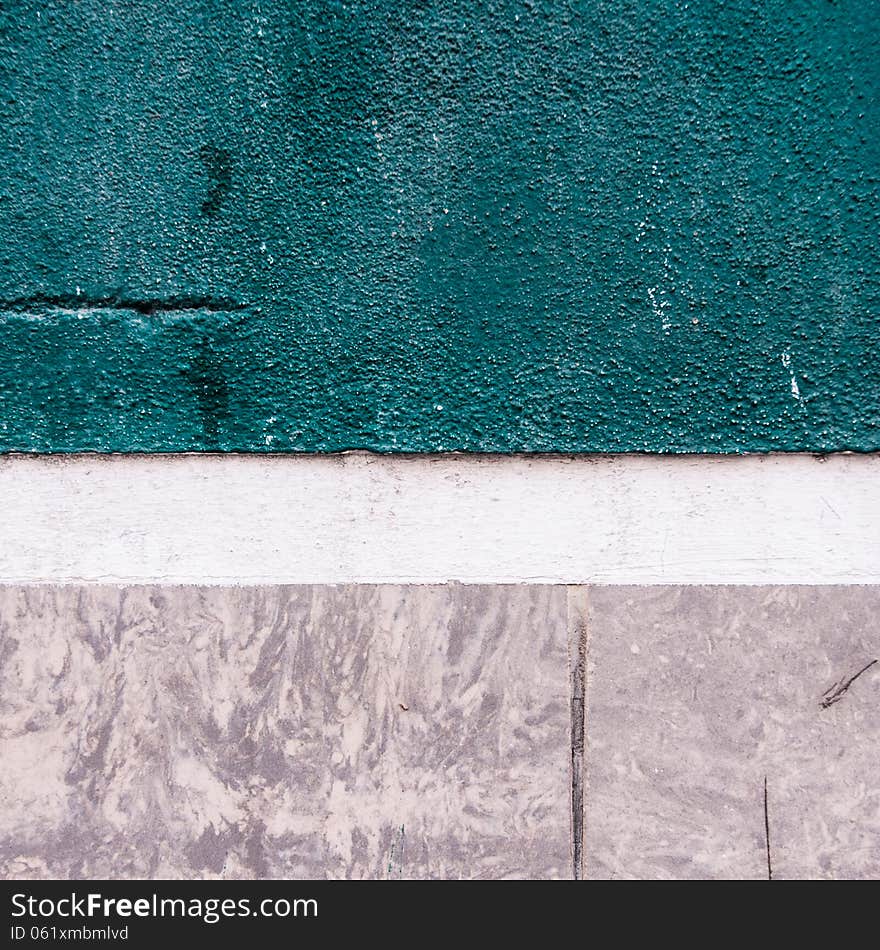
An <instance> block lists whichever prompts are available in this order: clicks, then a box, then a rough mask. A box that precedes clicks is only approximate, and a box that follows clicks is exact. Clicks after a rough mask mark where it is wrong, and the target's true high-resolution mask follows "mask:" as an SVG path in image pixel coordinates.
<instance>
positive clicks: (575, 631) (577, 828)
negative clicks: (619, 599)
mask: <svg viewBox="0 0 880 950" xmlns="http://www.w3.org/2000/svg"><path fill="white" fill-rule="evenodd" d="M567 606H568V622H569V660H570V670H571V698H570V707H571V861H572V874H573V877H574V879H575V880H576V881H579V880H581V879H582V878H583V875H584V752H585V745H586V723H585V718H586V693H587V639H588V621H587V588H586V587H569V588H568V604H567Z"/></svg>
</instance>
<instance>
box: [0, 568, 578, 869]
mask: <svg viewBox="0 0 880 950" xmlns="http://www.w3.org/2000/svg"><path fill="white" fill-rule="evenodd" d="M0 664H2V665H0V690H2V692H0V756H2V763H3V767H2V770H0V803H2V807H0V874H2V875H4V876H7V877H36V878H40V877H73V878H89V877H111V878H133V877H147V878H160V877H168V878H174V877H231V878H237V877H260V878H270V877H291V878H296V877H318V876H331V877H343V876H352V877H385V876H391V877H505V876H510V877H554V876H562V877H565V876H569V874H570V861H571V859H570V848H569V809H568V803H569V794H570V779H569V706H568V658H567V633H566V598H565V591H564V589H563V588H552V587H541V586H498V587H479V586H468V587H466V586H460V585H449V586H440V587H395V586H345V587H330V586H319V587H272V588H244V589H235V588H196V587H134V588H128V589H118V588H107V587H93V586H84V587H58V588H53V587H48V586H44V587H31V588H14V587H6V588H0Z"/></svg>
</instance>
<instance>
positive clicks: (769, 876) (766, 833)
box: [764, 775, 773, 881]
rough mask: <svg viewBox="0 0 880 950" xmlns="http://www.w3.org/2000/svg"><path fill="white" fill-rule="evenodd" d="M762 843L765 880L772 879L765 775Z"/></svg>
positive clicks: (765, 778) (765, 777)
mask: <svg viewBox="0 0 880 950" xmlns="http://www.w3.org/2000/svg"><path fill="white" fill-rule="evenodd" d="M764 844H765V846H766V850H767V880H768V881H772V880H773V862H772V861H771V860H770V809H769V808H768V806H767V776H766V775H765V776H764Z"/></svg>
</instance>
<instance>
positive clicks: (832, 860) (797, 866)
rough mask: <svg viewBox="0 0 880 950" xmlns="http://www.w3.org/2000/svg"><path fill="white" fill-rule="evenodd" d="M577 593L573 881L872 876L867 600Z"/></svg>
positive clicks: (874, 762) (875, 597) (735, 592)
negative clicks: (578, 811) (581, 758)
mask: <svg viewBox="0 0 880 950" xmlns="http://www.w3.org/2000/svg"><path fill="white" fill-rule="evenodd" d="M588 597H589V611H588V658H589V661H588V676H587V704H586V705H587V712H586V732H587V749H586V807H585V831H584V841H585V855H586V870H587V876H588V877H592V878H607V877H628V878H632V877H636V878H689V877H699V878H706V877H719V878H766V877H767V857H766V841H765V827H764V779H765V777H766V779H767V789H768V795H767V803H768V808H767V811H768V817H769V824H770V844H771V848H770V850H771V857H772V867H773V876H774V878H823V877H828V878H831V877H834V878H876V877H878V876H880V702H878V699H880V664H877V665H876V666H874V667H872V668H871V669H869V670H867V671H866V672H865V673H864V674H863V675H862V676H860V677H859V678H858V679H857V680H856V681H854V682H853V683H852V685H851V686H850V688H849V689H848V690H846V691H845V692H844V693H843V694H842V695H841V697H840V699H839V701H837V702H835V703H833V704H832V705H829V706H827V708H822V707H821V705H820V704H821V702H822V700H823V695H824V694H825V693H826V690H827V689H828V688H829V687H830V686H832V684H834V683H835V682H838V681H840V680H841V679H843V680H844V682H845V681H846V679H847V678H849V677H851V676H852V675H853V674H855V673H856V672H858V671H859V670H860V669H862V668H863V667H864V666H865V664H867V663H868V662H870V661H871V660H872V659H874V658H875V657H880V627H878V619H877V618H878V614H880V589H878V588H877V587H871V588H867V587H677V588H669V587H666V588H658V587H655V588H621V587H608V588H592V589H591V590H590V591H589V594H588Z"/></svg>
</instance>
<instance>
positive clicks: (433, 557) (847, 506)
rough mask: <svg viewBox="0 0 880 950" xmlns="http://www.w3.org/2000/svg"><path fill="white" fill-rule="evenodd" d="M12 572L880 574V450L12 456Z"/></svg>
mask: <svg viewBox="0 0 880 950" xmlns="http://www.w3.org/2000/svg"><path fill="white" fill-rule="evenodd" d="M0 512H2V526H0V582H2V583H39V582H53V583H77V582H83V581H88V582H102V583H118V584H130V583H152V582H163V583H180V584H184V583H194V584H272V583H342V582H356V581H360V582H399V583H404V582H412V583H437V582H444V581H448V580H457V581H466V582H499V583H503V582H512V583H515V582H522V581H535V582H538V581H540V582H551V583H566V584H572V583H586V582H592V583H608V584H611V583H614V584H629V583H632V584H664V583H669V584H672V583H676V584H705V583H722V584H764V583H777V584H782V583H786V584H797V583H804V584H831V583H845V584H861V583H863V584H868V583H871V584H875V583H880V456H878V455H871V456H859V455H833V456H829V457H828V458H827V459H825V460H824V461H821V460H818V459H816V458H814V457H812V456H808V455H771V456H745V457H724V456H705V457H695V456H685V457H682V456H678V457H676V456H617V457H597V456H581V457H576V458H563V457H531V458H529V457H498V456H421V457H400V456H397V457H388V456H385V457H382V456H370V455H365V454H360V453H350V454H344V455H336V456H288V457H283V456H268V457H267V456H264V457H257V456H232V455H226V456H216V455H214V456H211V455H201V456H199V455H177V456H175V455H165V456H105V457H101V456H70V457H58V456H56V457H29V456H11V457H6V458H3V459H0Z"/></svg>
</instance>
